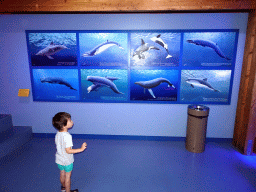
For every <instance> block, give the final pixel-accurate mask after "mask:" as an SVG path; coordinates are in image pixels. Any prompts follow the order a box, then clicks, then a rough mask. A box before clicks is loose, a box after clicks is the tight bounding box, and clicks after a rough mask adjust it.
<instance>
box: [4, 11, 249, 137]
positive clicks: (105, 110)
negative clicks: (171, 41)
mask: <svg viewBox="0 0 256 192" xmlns="http://www.w3.org/2000/svg"><path fill="white" fill-rule="evenodd" d="M247 19H248V14H247V13H222V14H220V13H207V14H206V13H205V14H199V13H198V14H88V15H85V14H75V15H71V14H66V15H59V14H53V15H0V26H1V27H0V113H2V114H12V117H13V124H14V125H15V126H23V125H24V126H25V125H27V126H32V127H33V132H34V133H55V132H56V131H55V129H54V128H53V127H52V125H51V119H52V117H53V116H54V114H55V113H57V112H59V111H66V112H69V113H70V114H71V115H72V119H73V121H74V123H75V126H74V128H73V129H72V130H71V133H73V134H104V135H105V134H107V135H142V136H174V137H185V135H186V123H187V106H188V105H181V104H179V105H178V104H176V105H174V104H131V103H115V104H114V103H113V104H112V103H67V102H65V103H63V102H33V99H32V95H30V96H29V97H28V98H21V97H18V96H17V95H18V90H19V89H31V83H30V71H29V63H28V54H27V44H26V36H25V30H106V29H107V30H126V29H127V30H136V29H138V30H140V29H142V30H143V29H149V30H150V29H167V30H168V29H170V30H171V29H175V30H176V29H239V32H240V33H239V39H238V51H237V59H236V66H235V71H234V82H233V91H232V98H231V104H230V105H207V106H209V107H210V116H209V119H208V129H207V137H216V138H232V137H233V129H234V123H235V114H236V106H237V100H238V91H239V83H240V76H241V68H242V59H243V53H244V45H245V37H246V27H247Z"/></svg>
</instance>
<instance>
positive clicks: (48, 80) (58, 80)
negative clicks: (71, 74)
mask: <svg viewBox="0 0 256 192" xmlns="http://www.w3.org/2000/svg"><path fill="white" fill-rule="evenodd" d="M40 81H41V82H42V83H51V84H60V85H65V86H67V87H69V88H70V89H72V90H75V91H77V90H76V89H75V88H73V87H72V86H71V85H70V84H69V83H68V82H67V81H65V80H64V79H63V78H61V77H46V78H41V79H40Z"/></svg>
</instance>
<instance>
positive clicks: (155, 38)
mask: <svg viewBox="0 0 256 192" xmlns="http://www.w3.org/2000/svg"><path fill="white" fill-rule="evenodd" d="M160 36H161V34H159V35H157V36H156V37H152V38H150V39H151V40H152V41H154V42H155V43H157V44H159V45H160V46H162V47H163V48H164V49H165V50H166V52H167V54H168V55H167V57H166V59H168V58H170V57H172V56H171V55H170V54H169V50H168V45H167V44H166V43H165V42H164V41H163V40H162V39H161V38H160Z"/></svg>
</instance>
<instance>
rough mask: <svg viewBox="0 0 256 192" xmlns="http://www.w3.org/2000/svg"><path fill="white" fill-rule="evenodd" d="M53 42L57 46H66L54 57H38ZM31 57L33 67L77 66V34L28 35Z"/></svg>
mask: <svg viewBox="0 0 256 192" xmlns="http://www.w3.org/2000/svg"><path fill="white" fill-rule="evenodd" d="M51 42H53V43H54V44H56V45H65V46H66V47H67V48H68V49H63V50H61V51H59V52H57V53H55V54H53V55H51V57H53V58H54V59H49V58H48V57H47V56H40V55H36V54H37V53H38V52H39V51H40V50H42V49H44V48H46V47H47V46H48V45H50V44H51ZM28 45H29V56H30V59H31V65H32V66H67V65H68V66H76V65H77V42H76V33H28Z"/></svg>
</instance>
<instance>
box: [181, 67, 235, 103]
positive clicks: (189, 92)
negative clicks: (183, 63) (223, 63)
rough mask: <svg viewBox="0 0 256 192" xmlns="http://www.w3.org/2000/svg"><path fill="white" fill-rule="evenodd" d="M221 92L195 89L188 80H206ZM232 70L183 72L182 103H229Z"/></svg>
mask: <svg viewBox="0 0 256 192" xmlns="http://www.w3.org/2000/svg"><path fill="white" fill-rule="evenodd" d="M205 78H207V82H208V83H209V84H210V85H211V86H212V87H213V88H214V89H216V90H218V91H219V92H215V91H212V90H209V89H206V88H202V87H196V86H194V88H193V87H192V86H191V85H190V84H188V83H187V82H186V80H187V79H201V80H202V79H205ZM230 80H231V70H182V71H181V88H180V90H181V91H180V92H181V93H180V101H181V102H192V103H193V102H206V103H207V102H219V103H221V102H223V103H227V102H228V99H229V92H230V90H229V89H230Z"/></svg>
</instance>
